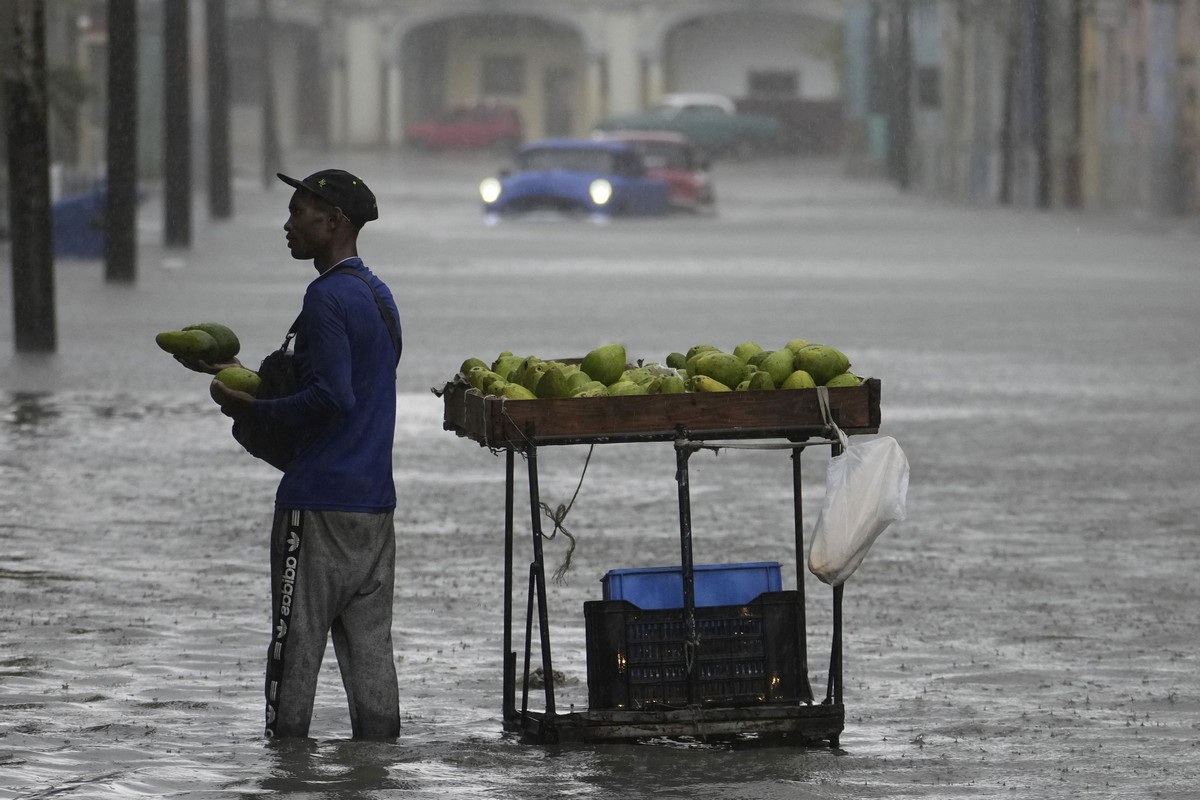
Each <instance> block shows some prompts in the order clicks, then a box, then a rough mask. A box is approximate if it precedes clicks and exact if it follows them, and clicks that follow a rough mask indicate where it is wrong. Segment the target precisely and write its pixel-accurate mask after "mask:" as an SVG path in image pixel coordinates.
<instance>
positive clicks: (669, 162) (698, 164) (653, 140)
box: [597, 131, 716, 212]
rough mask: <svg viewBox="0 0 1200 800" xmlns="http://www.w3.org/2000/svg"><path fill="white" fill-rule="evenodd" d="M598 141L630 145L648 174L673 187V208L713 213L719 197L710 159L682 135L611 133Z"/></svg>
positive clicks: (661, 132) (651, 132) (649, 132)
mask: <svg viewBox="0 0 1200 800" xmlns="http://www.w3.org/2000/svg"><path fill="white" fill-rule="evenodd" d="M597 137H599V138H602V139H606V140H609V141H618V142H628V143H629V144H631V145H633V147H634V149H635V150H637V151H638V153H639V154H640V155H641V157H642V163H643V164H645V165H646V174H647V175H649V176H650V177H652V178H660V179H662V180H664V181H666V182H667V185H668V186H669V187H671V205H672V206H673V207H674V208H677V209H680V210H685V211H697V212H712V211H713V210H715V208H716V206H715V204H714V201H715V199H716V198H715V195H714V193H713V182H712V174H711V172H710V170H709V166H710V165H709V162H708V158H707V157H705V156H704V155H703V154H702V153H700V151H699V149H698V148H697V147H696V146H695V145H694V144H692V143H691V142H690V141H688V138H687V137H686V136H684V135H683V134H680V133H674V132H672V131H609V132H606V133H598V134H597Z"/></svg>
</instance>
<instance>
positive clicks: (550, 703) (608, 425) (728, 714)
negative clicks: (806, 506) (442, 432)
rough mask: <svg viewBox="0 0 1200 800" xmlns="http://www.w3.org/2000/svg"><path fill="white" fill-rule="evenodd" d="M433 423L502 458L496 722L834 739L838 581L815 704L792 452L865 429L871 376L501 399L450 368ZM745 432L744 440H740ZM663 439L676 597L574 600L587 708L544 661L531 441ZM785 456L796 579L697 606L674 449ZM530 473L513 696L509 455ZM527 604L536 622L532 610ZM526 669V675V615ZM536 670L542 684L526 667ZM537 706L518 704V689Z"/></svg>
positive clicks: (615, 736)
mask: <svg viewBox="0 0 1200 800" xmlns="http://www.w3.org/2000/svg"><path fill="white" fill-rule="evenodd" d="M438 393H439V394H440V395H441V396H442V399H443V402H444V406H445V416H444V422H443V427H444V428H445V429H446V430H450V431H453V432H455V433H456V434H458V435H459V436H463V437H466V438H470V439H472V440H474V441H476V442H478V443H479V444H480V445H482V446H485V447H488V448H490V449H492V450H493V451H496V452H500V451H503V452H504V454H505V519H504V550H505V555H504V644H503V647H504V675H503V683H504V685H503V717H504V727H505V729H506V730H508V731H511V732H516V733H519V734H521V735H522V737H523V738H525V739H527V740H531V741H534V742H539V743H556V742H568V741H575V742H600V741H629V740H638V739H647V738H657V737H668V738H675V737H679V738H683V737H697V738H703V739H706V740H712V739H718V740H720V739H731V740H732V739H738V738H742V737H746V736H747V735H750V736H752V737H754V738H758V739H771V740H783V741H794V742H797V743H821V742H828V743H829V745H830V746H831V747H834V748H836V747H837V746H838V739H839V736H840V734H841V732H842V729H843V726H844V723H845V709H844V706H843V703H842V649H841V639H842V608H841V600H842V587H841V586H837V587H834V588H833V590H832V594H833V598H832V642H831V645H830V659H829V672H828V681H827V686H826V691H825V697H824V699H823V700H821V701H819V702H817V701H816V700H815V698H814V695H813V691H812V688H811V686H810V683H809V677H808V634H807V625H806V620H805V602H804V580H803V575H804V572H803V561H804V541H803V509H802V503H801V491H800V488H801V469H800V456H801V453H802V452H803V451H804V449H805V448H806V447H810V446H815V445H821V446H830V447H831V448H832V449H833V453H834V454H835V455H836V454H837V453H839V452H840V451H841V444H840V439H839V437H837V436H836V431H835V430H834V426H835V425H836V426H837V428H840V429H841V431H842V432H843V433H845V434H846V435H855V434H868V433H877V432H878V430H879V421H880V417H879V393H880V386H879V381H878V380H877V379H873V378H872V379H867V380H865V381H864V382H863V383H862V384H861V385H859V386H854V387H836V388H833V387H830V388H825V387H822V388H818V389H795V390H774V391H760V392H722V393H700V392H689V393H686V394H665V395H645V396H633V397H597V398H569V399H542V400H506V399H504V398H501V397H497V396H490V395H489V396H485V395H482V394H481V393H480V392H479V391H478V390H476V389H472V388H471V387H470V386H469V385H468V384H467V383H466V382H465V381H464V380H463V379H462V377H461V376H459V377H457V378H456V379H455V380H453V381H451V382H450V383H448V384H446V385H445V387H444V388H443V389H442V390H440V391H439V392H438ZM748 440H756V441H755V442H753V443H751V442H749V441H748ZM631 442H664V443H665V442H670V443H672V444H673V445H674V447H675V454H676V465H677V471H676V481H677V483H678V494H679V541H680V565H679V566H680V570H681V573H682V579H683V580H682V584H683V596H682V598H681V603H680V607H678V608H672V609H652V610H648V609H641V608H638V607H637V606H634V605H632V604H630V603H628V602H625V601H622V600H616V601H607V600H606V601H595V602H588V603H585V617H586V625H587V636H588V643H587V650H588V684H589V685H588V691H589V707H588V709H587V710H584V711H580V710H576V709H574V708H572V709H571V710H570V711H569V712H564V711H562V710H560V709H559V708H557V706H556V704H555V683H554V676H555V672H554V669H553V655H552V650H551V642H550V625H549V616H548V609H547V601H546V575H545V565H544V562H543V555H542V540H543V532H542V524H541V501H540V498H539V490H538V450H539V449H540V448H542V447H547V446H554V445H573V444H574V445H578V444H589V445H595V444H609V443H631ZM749 444H754V446H756V447H764V448H774V449H780V450H783V451H788V452H789V453H790V456H791V460H792V489H793V505H794V517H795V550H796V552H795V558H796V575H797V581H796V589H795V590H792V591H777V592H765V593H763V594H762V595H760V596H759V597H757V598H756V599H754V600H753V601H750V602H745V603H739V604H737V605H734V606H717V607H697V605H696V596H695V582H694V581H695V565H694V564H693V562H692V530H691V500H690V496H689V483H688V460H689V458H690V457H691V455H692V454H693V453H695V452H697V451H698V450H700V449H702V448H719V447H723V446H731V447H732V446H747V445H749ZM518 453H520V454H521V455H522V456H523V458H524V460H525V463H526V469H527V470H528V486H529V508H530V513H531V520H532V561H531V563H530V565H529V572H528V583H527V596H526V604H525V625H524V662H523V667H522V670H521V677H520V698H519V703H518V692H517V689H518V668H517V652H516V650H515V649H514V647H513V643H514V622H515V618H514V606H513V601H514V592H515V591H516V589H517V586H516V582H515V579H514V574H513V567H512V563H513V548H514V515H515V511H516V498H515V497H514V477H515V468H516V454H518ZM535 615H536V617H535ZM535 619H536V622H537V631H538V633H539V635H540V642H539V645H540V646H539V650H540V656H541V664H540V669H537V670H531V660H532V653H533V650H532V647H533V635H534V621H535ZM534 672H539V673H540V678H541V680H540V681H538V683H540V684H541V685H540V686H536V687H535V686H534V685H533V681H531V677H532V675H533V674H534ZM538 688H540V689H541V691H542V693H543V694H544V702H543V703H541V706H542V707H541V708H540V709H535V708H531V706H530V694H531V690H532V689H538Z"/></svg>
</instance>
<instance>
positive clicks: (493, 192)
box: [479, 178, 500, 205]
mask: <svg viewBox="0 0 1200 800" xmlns="http://www.w3.org/2000/svg"><path fill="white" fill-rule="evenodd" d="M479 196H480V197H482V198H483V202H485V203H487V204H489V205H490V204H492V203H494V202H496V201H497V200H499V199H500V181H498V180H496V179H495V178H484V179H483V180H482V181H480V183H479Z"/></svg>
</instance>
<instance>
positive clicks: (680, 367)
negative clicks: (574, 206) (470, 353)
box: [459, 339, 862, 400]
mask: <svg viewBox="0 0 1200 800" xmlns="http://www.w3.org/2000/svg"><path fill="white" fill-rule="evenodd" d="M849 369H850V359H849V358H847V357H846V355H845V353H843V352H842V351H840V350H838V349H837V348H835V347H830V346H828V345H823V344H810V343H809V342H807V341H805V340H804V339H793V340H791V341H790V342H788V343H787V344H786V345H784V346H783V347H781V348H779V349H778V350H765V349H763V348H762V347H760V346H759V345H757V344H755V343H754V342H742V343H741V344H739V345H738V346H737V347H735V348H733V352H731V353H727V352H724V351H722V350H720V349H718V348H717V347H714V346H713V345H708V344H698V345H696V346H694V347H692V348H690V349H689V350H688V351H687V352H686V353H671V354H670V355H668V356H667V358H666V362H665V364H658V363H652V364H643V363H641V362H639V363H638V365H636V366H631V365H630V364H628V362H627V357H626V353H625V346H624V345H621V344H606V345H604V346H602V347H597V348H596V349H595V350H593V351H591V352H590V353H588V354H587V355H586V356H584V358H583V360H582V361H580V362H579V363H574V362H573V361H572V362H566V361H553V360H543V359H541V358H539V357H538V356H518V355H513V354H512V353H511V352H509V351H507V350H506V351H504V352H503V353H501V354H500V355H499V356H498V357H497V358H496V359H495V360H493V361H492V362H491V363H490V364H489V363H488V362H485V361H484V360H483V359H480V358H468V359H466V360H465V361H463V363H462V366H461V367H460V368H459V371H460V373H461V375H462V376H463V378H464V379H465V380H466V382H467V383H468V384H470V385H471V386H472V387H473V388H475V389H478V390H479V391H480V392H481V393H482V394H485V395H495V396H499V397H505V398H508V399H509V400H535V399H538V398H543V399H545V398H566V397H625V396H629V395H645V394H682V393H684V392H731V391H758V390H764V389H811V388H815V387H817V386H858V385H859V384H860V383H862V379H861V378H859V377H858V376H857V375H854V374H853V373H851V372H850V371H849Z"/></svg>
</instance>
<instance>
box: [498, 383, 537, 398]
mask: <svg viewBox="0 0 1200 800" xmlns="http://www.w3.org/2000/svg"><path fill="white" fill-rule="evenodd" d="M500 396H501V397H503V398H505V399H506V400H537V395H536V394H534V393H533V392H531V391H530V390H528V389H526V388H525V387H524V386H522V385H521V384H519V383H506V384H504V386H502V387H501V389H500Z"/></svg>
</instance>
